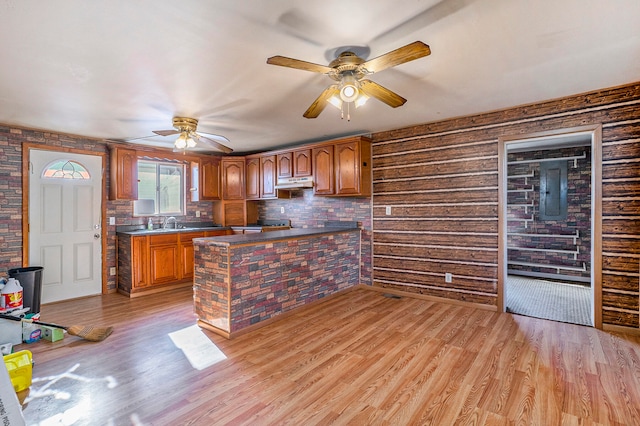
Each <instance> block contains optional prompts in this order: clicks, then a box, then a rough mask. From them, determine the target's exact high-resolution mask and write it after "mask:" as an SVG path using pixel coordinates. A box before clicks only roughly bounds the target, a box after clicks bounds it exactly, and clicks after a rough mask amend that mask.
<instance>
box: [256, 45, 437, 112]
mask: <svg viewBox="0 0 640 426" xmlns="http://www.w3.org/2000/svg"><path fill="white" fill-rule="evenodd" d="M353 50H356V49H355V48H354V49H351V48H345V50H344V51H342V53H339V55H338V57H337V58H336V59H334V60H333V61H331V63H329V65H328V66H327V65H320V64H314V63H312V62H306V61H301V60H299V59H292V58H287V57H285V56H273V57H271V58H269V59H267V63H268V64H271V65H279V66H281V67H289V68H296V69H300V70H304V71H311V72H317V73H321V74H326V75H328V76H329V77H331V78H332V79H333V80H335V81H336V84H332V85H331V86H329V87H327V88H326V89H325V90H324V91H323V92H322V93H321V94H320V96H318V98H317V99H316V100H315V101H314V102H313V103H312V104H311V106H310V107H309V108H308V109H307V110H306V111H305V113H304V114H303V116H304V117H305V118H316V117H317V116H318V115H320V113H321V112H322V111H323V110H324V108H325V107H326V106H327V103H331V104H332V105H334V106H336V107H337V108H340V109H342V106H343V103H346V104H347V107H348V105H349V104H350V103H351V102H354V103H355V106H356V108H357V107H359V106H361V105H362V104H364V103H365V102H366V101H367V99H369V98H370V97H374V98H376V99H378V100H380V101H382V102H384V103H385V104H387V105H389V106H390V107H393V108H397V107H399V106H401V105H404V103H405V102H406V101H407V100H406V99H405V98H403V97H402V96H400V95H398V94H397V93H394V92H392V91H391V90H389V89H387V88H385V87H383V86H381V85H379V84H378V83H375V82H373V81H371V80H369V79H366V78H365V77H366V76H368V75H371V74H373V73H376V72H380V71H382V70H385V69H387V68H391V67H394V66H396V65H400V64H403V63H405V62H409V61H413V60H415V59H419V58H422V57H424V56H428V55H429V54H431V49H430V48H429V46H428V45H426V44H424V43H423V42H421V41H415V42H413V43H410V44H408V45H406V46H403V47H400V48H398V49H396V50H392V51H391V52H387V53H385V54H384V55H381V56H378V57H377V58H373V59H369V60H368V61H365V60H364V59H362V58H361V57H359V56H358V55H357V54H356V53H354V52H353ZM349 118H350V117H349V114H348V110H347V119H349Z"/></svg>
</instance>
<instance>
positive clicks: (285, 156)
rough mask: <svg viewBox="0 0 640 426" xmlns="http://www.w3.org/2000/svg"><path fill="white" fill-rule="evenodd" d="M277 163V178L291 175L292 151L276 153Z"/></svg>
mask: <svg viewBox="0 0 640 426" xmlns="http://www.w3.org/2000/svg"><path fill="white" fill-rule="evenodd" d="M276 162H277V163H278V167H277V168H278V179H286V178H290V177H293V152H283V153H280V154H278V155H276Z"/></svg>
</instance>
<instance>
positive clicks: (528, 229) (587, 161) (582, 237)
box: [507, 146, 591, 279]
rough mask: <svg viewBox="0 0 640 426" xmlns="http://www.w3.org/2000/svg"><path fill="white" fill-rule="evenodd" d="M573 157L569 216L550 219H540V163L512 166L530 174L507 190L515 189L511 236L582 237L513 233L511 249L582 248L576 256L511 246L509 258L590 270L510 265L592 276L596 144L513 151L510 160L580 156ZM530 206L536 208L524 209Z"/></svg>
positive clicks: (516, 172)
mask: <svg viewBox="0 0 640 426" xmlns="http://www.w3.org/2000/svg"><path fill="white" fill-rule="evenodd" d="M582 155H584V156H585V158H584V159H576V160H575V167H574V162H573V161H570V162H569V163H568V166H567V218H566V220H552V221H549V220H548V221H545V220H541V219H540V163H539V162H534V163H521V164H514V165H510V166H509V170H508V174H509V175H510V176H529V175H533V176H531V177H525V178H517V179H509V180H508V187H509V188H508V189H509V190H512V192H509V193H508V195H507V198H508V199H507V205H508V206H509V205H513V204H517V205H518V206H514V207H508V209H507V216H508V224H507V225H508V228H507V229H508V234H513V233H518V234H552V235H553V234H555V235H569V234H571V235H575V234H576V231H578V235H579V237H578V238H576V239H575V243H574V240H573V239H568V238H548V237H547V238H540V237H531V236H529V235H527V236H523V235H519V236H513V235H509V236H508V245H509V246H510V247H512V246H513V247H526V248H536V249H549V250H567V251H577V252H578V253H577V254H576V255H575V257H574V255H573V254H568V253H561V252H553V251H546V252H544V251H528V250H522V251H520V250H510V251H509V252H508V254H509V257H508V259H509V261H516V262H523V263H536V264H544V265H561V266H566V267H569V268H580V267H582V266H583V265H584V266H585V267H586V271H582V272H581V271H574V270H571V269H560V271H559V272H557V270H555V269H553V268H542V267H531V266H521V265H513V264H512V265H509V269H511V270H517V271H528V272H542V273H551V274H555V273H559V274H560V275H566V276H569V277H582V278H586V279H588V278H589V277H590V271H591V265H590V263H591V262H590V261H591V147H590V146H587V147H579V148H566V149H560V150H545V151H529V152H521V153H513V154H509V158H508V161H531V160H536V159H541V158H562V157H572V156H575V157H580V156H582ZM529 188H532V189H533V190H532V191H530V192H524V191H522V192H516V191H515V190H517V189H519V190H527V189H529ZM525 204H533V205H532V206H528V207H522V205H525Z"/></svg>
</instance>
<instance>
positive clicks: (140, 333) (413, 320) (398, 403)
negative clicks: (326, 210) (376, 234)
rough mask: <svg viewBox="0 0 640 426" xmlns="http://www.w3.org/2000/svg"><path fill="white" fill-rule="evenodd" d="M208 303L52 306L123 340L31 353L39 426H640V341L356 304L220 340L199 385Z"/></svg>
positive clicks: (74, 342) (468, 311) (346, 298)
mask: <svg viewBox="0 0 640 426" xmlns="http://www.w3.org/2000/svg"><path fill="white" fill-rule="evenodd" d="M192 300H193V299H192V294H191V292H190V290H189V289H183V290H178V291H175V292H172V293H170V294H161V293H159V294H155V295H150V296H145V297H140V298H135V299H128V298H126V297H124V296H121V295H117V294H113V295H105V296H101V297H89V298H84V299H79V300H75V301H68V302H61V303H55V304H49V305H43V307H42V319H43V321H47V322H54V323H59V324H64V325H72V324H91V325H98V326H106V325H112V326H114V329H115V331H114V333H113V334H112V335H111V336H109V337H108V338H107V339H106V340H105V341H103V342H98V343H93V342H87V341H84V340H82V339H80V338H78V337H74V336H66V337H65V339H64V340H62V341H59V342H54V343H52V342H46V341H40V342H37V343H34V344H30V345H20V346H18V347H16V349H22V348H24V349H29V350H31V351H32V353H33V358H34V361H35V365H34V368H33V377H34V382H33V385H32V387H31V390H30V394H29V396H28V402H27V404H26V406H25V407H24V414H25V417H26V418H27V420H28V423H29V424H38V423H43V424H44V423H46V422H47V421H49V422H52V421H53V420H54V419H55V420H60V419H62V417H64V416H65V415H66V416H72V415H73V416H76V419H75V420H74V421H75V422H76V423H75V424H88V425H92V424H115V425H133V424H137V425H218V424H233V425H236V424H240V425H244V424H246V425H272V424H278V425H279V424H293V425H300V424H338V425H341V424H358V425H361V424H376V425H398V424H403V425H404V424H427V425H448V424H459V425H485V424H486V425H502V424H504V425H507V424H536V425H537V424H540V425H546V424H568V425H571V424H576V425H630V424H640V337H638V336H624V335H617V334H610V333H605V332H602V331H600V330H596V329H593V328H589V327H584V326H577V325H571V324H562V323H555V322H551V321H547V320H540V319H535V318H527V317H522V316H517V315H512V314H503V313H496V312H490V311H485V310H480V309H475V308H473V307H468V306H461V305H453V304H447V303H439V302H434V301H426V300H421V299H414V298H409V297H402V298H400V299H397V298H389V297H385V296H384V295H383V294H381V293H379V292H377V291H367V290H356V291H353V292H350V293H345V294H343V295H340V296H338V297H335V298H332V299H329V300H327V301H325V302H324V303H321V304H317V305H314V306H312V307H310V308H308V309H303V310H300V311H299V312H296V313H294V314H292V315H290V316H288V317H286V318H284V319H282V320H280V321H277V322H273V323H271V324H269V325H267V326H265V327H263V328H260V329H257V330H254V331H252V332H250V333H247V334H244V335H241V336H238V337H237V338H236V339H233V340H227V339H225V338H223V337H221V336H218V335H215V334H214V333H211V332H210V331H207V330H204V331H203V334H202V338H203V339H205V340H206V341H207V342H209V343H212V344H214V345H215V346H217V348H218V349H219V350H220V351H222V352H223V353H224V355H225V356H226V359H225V360H222V361H220V362H218V363H216V364H213V365H211V366H209V367H206V368H204V369H202V370H198V369H195V368H193V367H192V365H191V363H190V362H189V360H188V359H187V358H186V357H185V353H184V352H183V350H182V349H180V348H178V347H176V345H175V344H174V343H173V341H172V339H171V338H170V337H169V333H172V332H176V331H180V330H183V329H185V328H187V327H191V326H193V325H194V324H195V323H196V317H195V315H194V313H193V307H192V305H191V304H192ZM63 396H64V398H63ZM67 421H70V420H67ZM60 422H62V421H60ZM60 422H59V423H60Z"/></svg>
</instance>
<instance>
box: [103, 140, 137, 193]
mask: <svg viewBox="0 0 640 426" xmlns="http://www.w3.org/2000/svg"><path fill="white" fill-rule="evenodd" d="M109 163H110V186H109V199H111V200H137V199H138V154H137V152H136V151H135V150H134V149H129V148H122V147H112V148H111V150H110V156H109Z"/></svg>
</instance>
